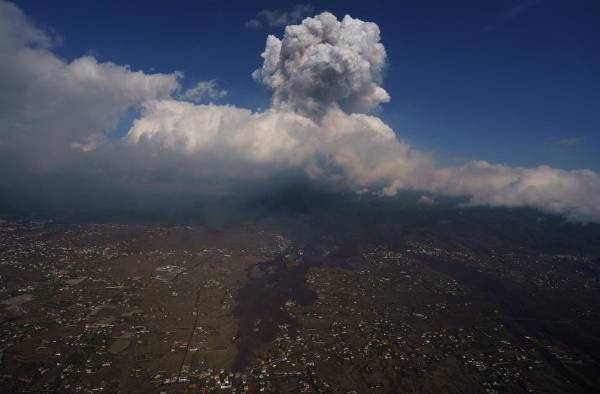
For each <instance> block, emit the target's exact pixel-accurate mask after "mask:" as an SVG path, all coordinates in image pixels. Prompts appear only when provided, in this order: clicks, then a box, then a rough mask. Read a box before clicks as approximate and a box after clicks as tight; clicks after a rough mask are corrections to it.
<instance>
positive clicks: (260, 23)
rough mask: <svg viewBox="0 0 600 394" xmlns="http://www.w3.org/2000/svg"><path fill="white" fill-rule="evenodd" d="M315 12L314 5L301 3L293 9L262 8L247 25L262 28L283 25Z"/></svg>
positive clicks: (296, 21)
mask: <svg viewBox="0 0 600 394" xmlns="http://www.w3.org/2000/svg"><path fill="white" fill-rule="evenodd" d="M313 12H314V7H313V6H311V5H309V4H299V5H297V6H295V7H294V8H292V9H291V10H287V11H283V10H262V11H259V12H258V13H257V14H256V16H255V17H254V18H252V19H250V20H249V21H247V22H246V24H245V26H246V27H247V28H250V29H262V28H265V27H283V26H287V25H291V24H294V23H298V22H300V21H301V20H302V19H304V18H305V17H307V16H309V15H311V14H312V13H313Z"/></svg>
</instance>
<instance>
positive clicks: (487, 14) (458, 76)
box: [16, 0, 600, 171]
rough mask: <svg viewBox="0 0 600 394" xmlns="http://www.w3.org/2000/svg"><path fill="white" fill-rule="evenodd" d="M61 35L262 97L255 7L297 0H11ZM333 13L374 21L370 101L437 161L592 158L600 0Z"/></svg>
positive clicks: (574, 163)
mask: <svg viewBox="0 0 600 394" xmlns="http://www.w3.org/2000/svg"><path fill="white" fill-rule="evenodd" d="M16 4H17V5H18V6H19V7H20V8H22V9H23V10H24V11H25V13H26V14H27V15H28V16H29V17H30V18H31V19H32V20H33V21H34V22H35V23H36V24H37V25H39V26H42V27H44V28H46V29H49V30H51V31H53V32H55V33H56V34H57V35H58V36H60V37H61V38H62V40H61V44H60V45H59V46H57V47H56V48H55V52H56V53H57V54H58V55H60V56H61V57H63V58H64V59H67V60H69V59H73V58H76V57H78V56H81V55H82V54H92V55H94V56H95V57H97V58H98V59H99V60H100V61H112V62H115V63H117V64H129V65H131V67H132V69H134V70H137V69H140V70H144V71H145V72H165V73H168V72H172V71H174V70H180V71H183V72H184V73H185V80H184V81H183V84H184V86H191V85H194V84H195V83H197V82H198V81H202V80H210V79H216V80H217V83H218V86H219V87H221V88H223V89H226V90H227V91H228V92H229V93H228V95H227V97H225V98H224V99H223V100H221V101H220V102H222V103H230V104H234V105H238V106H242V107H249V108H253V109H257V108H265V107H267V106H268V103H269V98H270V92H268V91H267V90H266V89H265V88H264V87H262V86H260V85H259V84H257V83H256V82H255V81H253V80H252V78H251V76H250V74H251V72H252V71H253V70H255V69H256V68H258V67H260V65H261V64H262V59H261V58H260V53H261V52H262V51H263V50H264V45H265V39H266V35H267V34H269V33H272V34H275V35H277V36H281V34H282V31H283V28H282V27H266V28H263V29H250V28H248V27H246V26H245V24H246V22H247V21H248V20H250V19H252V18H253V17H255V15H256V14H257V13H258V12H259V11H261V10H263V9H271V10H281V11H287V10H291V9H293V8H294V7H295V6H297V5H298V3H297V2H281V1H278V2H256V3H251V2H228V1H208V2H201V1H169V2H165V1H144V2H143V3H142V2H140V3H133V2H117V1H102V2H93V1H61V2H40V1H17V2H16ZM313 7H314V9H315V11H322V10H329V11H331V12H333V13H334V14H335V15H337V16H338V17H342V16H343V15H344V14H350V15H352V16H353V17H355V18H360V19H363V20H367V21H372V22H375V23H377V24H378V25H379V27H380V29H381V32H382V43H383V44H384V45H385V48H386V51H387V55H388V66H387V70H386V74H385V80H384V83H383V86H384V87H385V89H386V90H387V91H388V92H389V94H390V96H391V98H392V99H391V101H390V102H389V103H387V104H384V105H383V106H382V107H381V109H380V110H379V112H378V115H379V116H381V117H382V118H383V119H384V120H385V121H386V122H387V123H389V124H390V125H391V126H392V127H393V128H394V130H395V131H396V132H397V133H398V134H399V135H400V137H401V138H403V139H406V140H407V141H409V142H410V143H412V144H413V145H415V146H417V147H419V148H421V149H424V150H427V151H430V152H433V154H434V155H435V156H436V157H437V158H438V159H440V160H441V161H442V162H445V163H449V164H458V163H461V162H464V161H467V160H473V159H485V160H488V161H490V162H495V163H505V164H509V165H513V166H536V165H540V164H548V165H551V166H553V167H557V168H564V169H575V168H590V169H593V170H596V171H598V170H600V155H598V153H597V152H598V149H599V148H600V72H599V70H600V50H598V48H600V2H597V1H543V0H542V1H452V2H450V1H402V2H397V4H396V3H394V5H391V4H390V2H377V1H369V2H353V1H332V2H319V4H318V5H317V4H313Z"/></svg>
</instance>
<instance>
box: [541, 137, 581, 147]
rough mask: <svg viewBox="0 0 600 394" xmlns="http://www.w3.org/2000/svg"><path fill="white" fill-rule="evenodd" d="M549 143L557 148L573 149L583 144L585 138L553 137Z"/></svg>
mask: <svg viewBox="0 0 600 394" xmlns="http://www.w3.org/2000/svg"><path fill="white" fill-rule="evenodd" d="M549 141H550V142H551V143H552V144H553V145H556V146H562V147H571V146H576V145H579V144H581V142H582V141H583V138H581V137H558V136H552V137H550V138H549Z"/></svg>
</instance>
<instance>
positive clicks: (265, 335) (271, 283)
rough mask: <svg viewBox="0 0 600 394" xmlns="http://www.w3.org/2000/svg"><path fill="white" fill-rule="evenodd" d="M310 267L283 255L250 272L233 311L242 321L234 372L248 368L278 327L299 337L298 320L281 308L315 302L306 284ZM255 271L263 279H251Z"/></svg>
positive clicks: (249, 269)
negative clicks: (291, 301) (289, 259)
mask: <svg viewBox="0 0 600 394" xmlns="http://www.w3.org/2000/svg"><path fill="white" fill-rule="evenodd" d="M309 268H310V264H306V263H301V264H298V263H296V264H291V263H290V261H288V259H287V258H286V257H285V256H284V255H283V254H279V255H277V256H275V258H273V259H272V260H270V261H265V262H260V263H257V264H254V265H252V266H250V267H249V268H248V269H247V273H248V280H247V281H246V284H245V286H244V287H243V288H241V289H240V291H239V292H238V294H237V300H236V301H237V302H236V307H235V309H234V310H233V313H234V315H235V317H236V318H237V319H239V331H238V335H237V344H238V353H237V355H236V358H235V360H234V363H233V368H234V370H242V369H244V368H245V367H246V366H248V363H249V362H250V360H251V359H252V356H253V353H254V351H255V350H256V349H257V348H258V347H259V346H260V345H261V344H263V343H266V342H269V341H271V340H273V339H274V338H275V336H276V333H277V330H278V327H277V326H278V325H281V324H287V325H289V328H288V330H289V333H290V335H292V336H294V335H295V334H296V329H297V326H298V323H297V321H296V319H294V318H292V317H291V316H290V315H289V313H288V312H287V311H286V310H285V309H283V308H282V307H283V306H284V305H285V303H286V301H288V300H293V301H294V302H295V303H297V304H299V305H308V304H310V303H312V302H314V301H315V300H316V294H315V293H314V292H313V291H312V290H311V289H310V288H309V287H308V286H307V284H306V273H307V271H308V269H309ZM255 269H257V270H259V271H260V276H258V277H252V276H251V275H252V274H251V273H252V271H253V270H255Z"/></svg>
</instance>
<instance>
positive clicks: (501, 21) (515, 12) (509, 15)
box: [485, 0, 541, 31]
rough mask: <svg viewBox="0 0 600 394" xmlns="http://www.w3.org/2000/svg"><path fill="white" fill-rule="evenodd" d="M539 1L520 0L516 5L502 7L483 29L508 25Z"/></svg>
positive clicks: (493, 28) (539, 0) (488, 29)
mask: <svg viewBox="0 0 600 394" xmlns="http://www.w3.org/2000/svg"><path fill="white" fill-rule="evenodd" d="M540 2H541V0H521V1H519V3H518V4H517V5H515V6H512V7H508V8H505V9H503V10H502V11H500V13H498V15H497V16H496V20H495V21H494V22H493V23H491V24H489V25H487V26H486V27H485V30H486V31H490V30H495V29H497V28H499V27H502V26H505V25H508V24H510V23H512V22H514V21H516V20H517V19H519V18H520V17H521V16H522V15H524V14H525V13H526V12H527V11H528V10H529V9H530V8H532V7H534V6H536V5H538V4H539V3H540Z"/></svg>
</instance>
